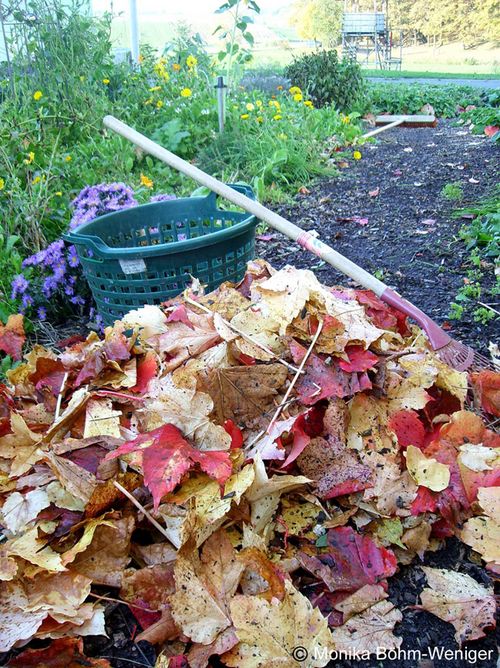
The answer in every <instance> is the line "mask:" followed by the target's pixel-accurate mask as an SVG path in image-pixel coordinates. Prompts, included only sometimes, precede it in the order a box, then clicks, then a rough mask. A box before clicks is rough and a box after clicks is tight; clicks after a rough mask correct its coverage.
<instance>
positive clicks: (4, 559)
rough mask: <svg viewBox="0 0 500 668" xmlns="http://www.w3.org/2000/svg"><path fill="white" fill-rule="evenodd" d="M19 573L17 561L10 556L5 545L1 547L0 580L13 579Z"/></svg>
mask: <svg viewBox="0 0 500 668" xmlns="http://www.w3.org/2000/svg"><path fill="white" fill-rule="evenodd" d="M16 574H17V563H16V560H15V559H13V558H12V557H9V555H8V554H7V550H6V549H5V547H2V548H0V580H3V581H7V580H13V579H14V578H15V577H16Z"/></svg>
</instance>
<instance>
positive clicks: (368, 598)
mask: <svg viewBox="0 0 500 668" xmlns="http://www.w3.org/2000/svg"><path fill="white" fill-rule="evenodd" d="M387 596H388V594H387V592H386V591H385V589H384V588H383V587H382V585H378V584H366V585H363V587H361V589H358V591H355V592H354V593H353V594H350V595H349V596H348V597H347V598H344V599H343V600H342V601H341V602H340V603H337V604H336V605H335V609H336V610H339V611H340V612H341V613H343V615H344V623H345V622H346V621H347V620H348V619H350V618H351V617H353V616H354V615H359V613H361V612H363V611H364V610H366V609H367V608H371V607H372V606H373V605H375V604H376V603H378V602H379V601H383V600H384V599H386V598H387Z"/></svg>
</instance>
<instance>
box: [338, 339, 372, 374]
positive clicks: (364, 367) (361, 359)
mask: <svg viewBox="0 0 500 668" xmlns="http://www.w3.org/2000/svg"><path fill="white" fill-rule="evenodd" d="M345 353H346V355H347V357H348V358H349V361H346V360H343V359H340V360H339V367H340V368H341V369H342V371H348V372H350V373H352V372H353V371H358V372H362V371H368V370H369V369H372V368H373V367H374V366H375V364H376V363H377V362H378V361H379V358H378V356H377V355H374V354H373V353H371V352H370V351H369V350H365V349H364V348H363V346H347V348H346V349H345Z"/></svg>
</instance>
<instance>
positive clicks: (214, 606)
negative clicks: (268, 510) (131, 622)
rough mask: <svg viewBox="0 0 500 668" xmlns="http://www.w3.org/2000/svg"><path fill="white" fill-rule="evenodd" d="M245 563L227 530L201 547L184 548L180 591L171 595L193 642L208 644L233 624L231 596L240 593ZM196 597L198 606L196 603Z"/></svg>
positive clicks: (180, 561) (179, 560) (178, 565)
mask: <svg viewBox="0 0 500 668" xmlns="http://www.w3.org/2000/svg"><path fill="white" fill-rule="evenodd" d="M243 569H244V564H243V563H242V562H240V561H238V560H237V558H236V551H235V550H234V548H233V546H232V545H231V542H230V541H229V538H228V537H227V536H226V534H225V533H224V532H223V531H220V532H218V533H216V534H213V535H212V536H211V537H210V538H209V539H208V540H207V542H206V543H205V545H204V546H203V550H202V554H201V560H200V558H199V556H198V550H195V551H192V552H190V553H185V552H182V551H181V552H180V553H179V555H178V557H177V560H176V563H175V583H176V592H175V594H173V595H172V596H171V597H170V604H171V607H172V614H173V617H174V619H175V621H176V623H177V625H178V626H179V628H181V629H182V631H183V633H184V634H185V635H187V636H188V638H190V639H191V640H192V641H193V642H197V643H202V644H204V645H208V644H209V643H212V642H214V640H215V639H216V638H217V636H218V635H219V634H220V633H221V632H222V631H224V630H225V629H227V628H228V627H229V626H231V617H230V608H229V605H230V600H231V599H232V597H233V596H234V594H235V593H236V589H237V587H238V584H239V581H240V577H241V574H242V572H243ZM193 601H196V606H193Z"/></svg>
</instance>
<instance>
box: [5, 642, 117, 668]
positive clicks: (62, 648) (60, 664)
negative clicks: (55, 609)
mask: <svg viewBox="0 0 500 668" xmlns="http://www.w3.org/2000/svg"><path fill="white" fill-rule="evenodd" d="M9 666H12V667H13V668H30V667H31V666H33V668H36V667H37V666H38V667H42V666H43V668H72V667H73V666H75V667H76V666H87V667H88V668H111V664H110V663H109V661H108V660H107V659H94V658H90V657H88V656H85V654H84V652H83V640H82V639H81V638H59V639H57V640H54V641H53V642H52V643H51V644H50V645H49V646H48V647H43V648H42V649H27V650H24V652H21V654H18V655H17V656H16V657H15V658H13V659H11V660H10V661H9Z"/></svg>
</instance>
